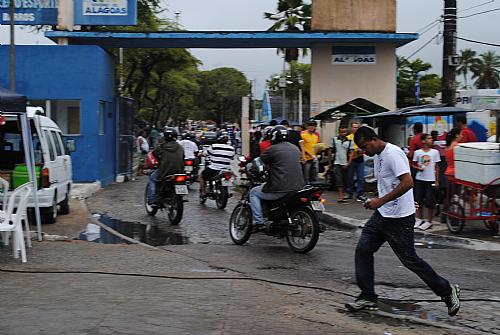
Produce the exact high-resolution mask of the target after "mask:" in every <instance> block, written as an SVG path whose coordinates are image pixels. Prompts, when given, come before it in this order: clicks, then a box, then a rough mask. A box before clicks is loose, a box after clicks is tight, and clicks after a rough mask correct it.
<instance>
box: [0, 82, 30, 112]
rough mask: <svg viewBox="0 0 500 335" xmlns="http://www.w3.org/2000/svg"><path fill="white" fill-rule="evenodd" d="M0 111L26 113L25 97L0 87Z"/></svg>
mask: <svg viewBox="0 0 500 335" xmlns="http://www.w3.org/2000/svg"><path fill="white" fill-rule="evenodd" d="M0 111H2V112H6V113H7V112H17V113H19V112H21V113H26V97H25V96H24V95H22V94H18V93H13V92H10V91H9V90H6V89H4V88H2V87H0Z"/></svg>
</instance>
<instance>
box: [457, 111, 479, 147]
mask: <svg viewBox="0 0 500 335" xmlns="http://www.w3.org/2000/svg"><path fill="white" fill-rule="evenodd" d="M455 123H456V124H457V128H458V129H460V140H459V142H458V143H468V142H477V138H476V135H475V134H474V132H473V131H472V130H470V128H469V127H467V116H466V115H465V114H457V115H455Z"/></svg>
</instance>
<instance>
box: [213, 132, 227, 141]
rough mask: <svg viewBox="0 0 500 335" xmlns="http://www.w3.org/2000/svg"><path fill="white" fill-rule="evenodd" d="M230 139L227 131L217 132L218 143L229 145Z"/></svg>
mask: <svg viewBox="0 0 500 335" xmlns="http://www.w3.org/2000/svg"><path fill="white" fill-rule="evenodd" d="M228 139H229V137H228V135H227V132H225V131H219V132H217V137H216V141H217V143H227V141H228Z"/></svg>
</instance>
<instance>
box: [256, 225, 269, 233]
mask: <svg viewBox="0 0 500 335" xmlns="http://www.w3.org/2000/svg"><path fill="white" fill-rule="evenodd" d="M266 230H267V227H266V225H265V224H264V223H261V224H255V223H254V224H253V229H252V232H253V233H258V232H261V231H266Z"/></svg>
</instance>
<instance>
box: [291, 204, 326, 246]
mask: <svg viewBox="0 0 500 335" xmlns="http://www.w3.org/2000/svg"><path fill="white" fill-rule="evenodd" d="M290 218H291V219H292V224H289V225H288V227H287V231H286V241H287V242H288V246H289V247H290V249H292V250H293V251H294V252H297V253H300V254H305V253H307V252H309V251H311V250H312V249H314V247H315V246H316V243H317V242H318V238H319V231H320V227H319V222H318V218H317V217H316V214H314V212H313V211H311V210H310V209H309V208H307V207H299V208H296V209H294V210H293V211H292V212H291V213H290Z"/></svg>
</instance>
